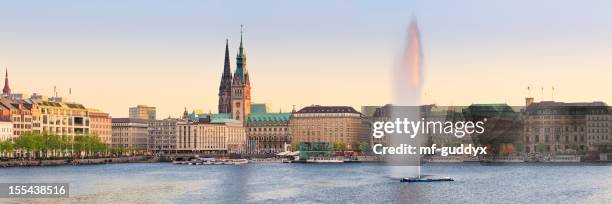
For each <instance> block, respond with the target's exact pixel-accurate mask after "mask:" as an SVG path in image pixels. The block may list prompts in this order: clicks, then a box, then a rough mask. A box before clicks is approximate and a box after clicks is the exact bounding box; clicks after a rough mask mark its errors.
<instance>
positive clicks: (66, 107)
mask: <svg viewBox="0 0 612 204" xmlns="http://www.w3.org/2000/svg"><path fill="white" fill-rule="evenodd" d="M31 101H32V104H31V108H32V131H33V132H34V133H48V134H55V135H65V136H78V135H84V134H89V133H90V132H89V123H90V118H89V111H88V110H87V109H86V108H85V107H84V106H83V105H81V104H78V103H70V102H61V101H50V100H38V99H35V100H31Z"/></svg>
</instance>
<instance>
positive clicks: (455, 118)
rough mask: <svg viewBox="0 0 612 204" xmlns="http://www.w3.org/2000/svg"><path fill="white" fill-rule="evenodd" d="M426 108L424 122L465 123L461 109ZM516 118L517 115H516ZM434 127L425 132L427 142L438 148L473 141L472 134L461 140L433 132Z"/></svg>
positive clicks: (433, 106) (445, 107)
mask: <svg viewBox="0 0 612 204" xmlns="http://www.w3.org/2000/svg"><path fill="white" fill-rule="evenodd" d="M424 107H426V108H425V109H426V111H424V113H423V115H425V117H424V118H425V121H426V122H432V121H433V122H437V121H440V122H442V123H444V122H452V123H453V124H454V123H456V122H461V121H465V117H464V116H463V113H462V112H461V111H462V108H461V107H447V106H444V107H440V106H436V105H429V106H424ZM517 116H518V115H517ZM433 128H435V126H432V127H431V128H430V129H429V130H428V131H427V136H428V141H429V142H430V143H431V144H436V145H437V146H439V147H455V146H459V145H460V144H465V145H468V144H473V143H474V139H472V134H468V133H466V134H465V135H464V136H462V137H461V138H459V137H457V136H455V134H452V133H451V134H445V133H444V132H440V131H436V130H433Z"/></svg>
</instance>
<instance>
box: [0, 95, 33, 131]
mask: <svg viewBox="0 0 612 204" xmlns="http://www.w3.org/2000/svg"><path fill="white" fill-rule="evenodd" d="M0 111H2V118H7V117H8V119H9V120H10V121H11V123H12V125H13V128H12V129H13V138H15V137H19V136H20V135H22V134H24V133H29V132H32V111H31V104H29V103H27V102H26V101H24V100H16V99H9V98H0Z"/></svg>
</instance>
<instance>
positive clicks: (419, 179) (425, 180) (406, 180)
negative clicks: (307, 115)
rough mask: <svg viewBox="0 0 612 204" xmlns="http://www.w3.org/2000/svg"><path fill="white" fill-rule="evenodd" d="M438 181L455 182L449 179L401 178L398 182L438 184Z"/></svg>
mask: <svg viewBox="0 0 612 204" xmlns="http://www.w3.org/2000/svg"><path fill="white" fill-rule="evenodd" d="M440 181H455V180H453V179H452V178H451V177H442V178H412V177H410V178H402V179H401V180H400V182H407V183H416V182H440Z"/></svg>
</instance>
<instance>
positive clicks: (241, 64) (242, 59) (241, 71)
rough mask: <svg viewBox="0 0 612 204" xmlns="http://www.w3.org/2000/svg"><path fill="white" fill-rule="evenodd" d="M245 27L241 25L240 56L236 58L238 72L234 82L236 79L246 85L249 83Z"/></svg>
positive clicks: (235, 74)
mask: <svg viewBox="0 0 612 204" xmlns="http://www.w3.org/2000/svg"><path fill="white" fill-rule="evenodd" d="M242 29H243V26H242V25H240V47H239V48H238V54H237V56H236V72H235V73H234V80H236V78H238V79H240V80H241V83H242V84H244V83H245V82H246V81H247V73H248V71H247V68H246V55H245V54H244V45H243V41H242V35H243V30H242Z"/></svg>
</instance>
